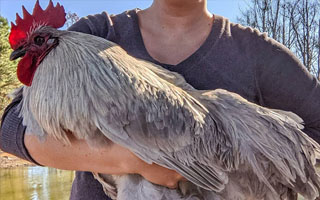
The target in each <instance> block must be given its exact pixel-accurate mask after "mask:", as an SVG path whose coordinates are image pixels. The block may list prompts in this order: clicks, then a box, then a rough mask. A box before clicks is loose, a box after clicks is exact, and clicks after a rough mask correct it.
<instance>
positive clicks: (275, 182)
mask: <svg viewBox="0 0 320 200" xmlns="http://www.w3.org/2000/svg"><path fill="white" fill-rule="evenodd" d="M47 29H48V30H49V31H53V32H54V33H55V34H57V35H58V36H59V45H58V46H57V47H56V48H55V49H53V50H52V51H51V52H50V53H49V54H48V55H47V56H46V58H45V59H44V60H43V62H42V63H41V64H40V65H39V67H38V69H37V71H36V73H35V76H34V79H33V82H32V85H31V87H26V88H24V91H23V95H24V98H23V105H22V113H21V114H22V115H23V117H24V123H25V124H26V125H27V126H28V128H29V129H32V130H37V131H36V133H38V136H39V137H40V138H43V139H45V137H46V135H47V134H51V135H52V136H54V137H55V138H56V139H58V140H62V141H63V142H65V143H68V138H67V137H66V131H71V132H73V133H74V134H75V137H77V138H79V139H85V140H87V141H88V143H89V144H90V145H91V146H93V147H99V145H108V140H109V139H110V140H111V141H113V142H115V143H118V144H120V145H123V146H125V147H127V148H129V149H130V150H131V151H132V152H134V153H135V154H136V155H137V156H139V157H140V158H141V159H143V160H144V161H146V162H148V163H152V162H154V163H157V164H159V165H162V166H165V167H167V168H171V169H174V170H176V171H177V172H179V173H180V174H182V175H183V176H184V177H186V178H187V179H188V180H189V181H191V182H192V183H193V184H191V185H192V186H190V185H189V186H186V187H187V189H186V190H187V191H188V190H189V193H188V192H187V194H186V195H184V196H181V194H180V193H179V191H177V190H170V189H167V188H164V187H160V186H155V185H153V184H150V183H149V182H147V181H146V180H144V179H143V178H141V177H140V176H138V175H128V176H122V177H115V176H114V177H111V179H113V181H114V183H113V181H111V182H112V183H110V184H111V185H114V184H115V185H117V188H118V199H120V200H122V199H123V200H124V199H132V198H131V195H132V194H131V193H132V191H139V190H140V191H141V192H140V193H137V194H136V197H135V199H137V200H142V199H150V197H149V195H153V196H152V198H153V199H155V200H156V199H159V200H160V199H183V200H186V199H189V200H191V199H194V200H196V199H217V200H218V199H221V200H222V199H226V200H228V199H230V200H231V199H232V200H234V199H239V200H247V199H270V200H271V199H274V200H276V199H292V196H295V195H296V193H297V192H299V193H301V194H302V195H303V196H304V197H305V198H306V199H315V198H316V197H317V196H319V188H320V178H319V176H318V175H317V173H316V171H315V161H316V156H317V154H318V151H319V149H320V148H319V145H318V144H317V143H316V142H314V141H313V140H312V139H311V138H309V137H308V136H307V135H306V134H304V133H303V132H302V131H301V130H300V129H301V126H300V125H299V124H298V123H297V122H295V121H294V120H292V119H291V118H289V117H287V116H286V115H284V114H282V113H281V114H279V113H277V112H273V111H272V110H270V109H266V108H263V107H260V106H257V105H255V104H252V103H250V102H248V101H246V100H245V99H243V98H242V97H240V96H239V95H236V94H233V93H230V92H227V91H224V90H215V91H198V90H195V89H193V88H192V87H191V86H190V85H188V84H187V83H186V82H185V81H184V79H183V78H182V77H181V76H180V75H178V74H176V73H173V72H170V71H167V70H165V69H162V68H161V67H160V66H156V65H154V64H152V63H148V62H146V61H142V60H138V59H135V58H133V57H131V56H129V55H127V53H126V52H125V51H124V50H122V49H121V48H120V47H119V46H117V45H115V44H114V43H112V42H109V41H106V40H104V39H102V38H98V37H95V36H91V35H86V34H82V33H76V32H66V31H57V30H51V29H50V28H47ZM38 31H41V29H39V30H38ZM96 176H97V178H98V179H100V181H102V179H101V178H102V177H103V175H101V177H99V175H96ZM106 178H107V179H110V176H107V177H106ZM107 182H108V181H107ZM137 183H139V184H137ZM106 187H107V186H106ZM111 188H112V187H111ZM109 189H110V188H109ZM110 190H112V191H111V193H113V197H114V198H115V195H114V191H115V188H113V189H110ZM190 191H191V192H190ZM111 196H112V194H111Z"/></svg>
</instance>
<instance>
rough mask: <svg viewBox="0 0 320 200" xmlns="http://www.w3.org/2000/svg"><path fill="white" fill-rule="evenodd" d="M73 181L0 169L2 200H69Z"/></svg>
mask: <svg viewBox="0 0 320 200" xmlns="http://www.w3.org/2000/svg"><path fill="white" fill-rule="evenodd" d="M73 179H74V172H72V171H64V170H57V169H53V168H47V167H38V166H36V167H17V168H11V169H0V200H68V199H69V196H70V190H71V184H72V181H73ZM299 200H303V198H302V197H301V196H300V197H299Z"/></svg>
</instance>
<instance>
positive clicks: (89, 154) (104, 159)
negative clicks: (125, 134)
mask: <svg viewBox="0 0 320 200" xmlns="http://www.w3.org/2000/svg"><path fill="white" fill-rule="evenodd" d="M70 141H71V145H65V144H63V143H62V142H60V141H57V140H56V139H54V138H52V137H47V138H46V140H45V141H43V142H41V141H39V140H38V138H37V137H36V136H34V135H30V134H27V135H25V145H26V147H27V149H28V151H29V153H30V155H31V156H32V158H33V159H35V160H36V161H37V162H38V163H40V164H41V165H44V166H49V167H54V168H59V169H66V170H77V171H95V172H99V173H107V174H127V173H135V171H134V168H135V166H134V164H135V162H134V159H132V156H131V155H130V154H131V152H130V151H129V150H127V149H125V148H122V147H121V146H119V145H115V144H113V143H111V142H110V145H108V146H106V147H103V148H92V147H90V146H89V145H88V144H87V143H86V142H85V141H84V140H76V139H74V138H71V139H70ZM124 160H128V162H129V161H130V162H131V164H132V168H131V169H132V171H129V169H128V168H127V166H126V164H125V162H124ZM137 164H138V163H137Z"/></svg>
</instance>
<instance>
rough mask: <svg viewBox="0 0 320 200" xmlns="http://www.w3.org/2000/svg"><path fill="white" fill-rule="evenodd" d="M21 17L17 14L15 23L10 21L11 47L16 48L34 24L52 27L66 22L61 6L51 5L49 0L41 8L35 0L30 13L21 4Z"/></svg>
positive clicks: (57, 26) (60, 25)
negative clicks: (45, 5) (44, 7)
mask: <svg viewBox="0 0 320 200" xmlns="http://www.w3.org/2000/svg"><path fill="white" fill-rule="evenodd" d="M22 11H23V19H21V17H20V16H19V15H18V13H17V17H16V25H15V24H13V23H12V22H11V32H10V35H9V43H10V45H11V48H12V49H17V48H18V47H19V45H20V43H21V42H22V41H23V40H24V39H25V38H26V37H27V34H28V32H29V31H30V30H31V28H35V25H38V24H39V25H46V26H51V27H53V28H60V27H62V26H63V25H64V23H65V22H66V17H65V16H66V13H65V12H64V8H63V6H60V4H59V3H57V5H56V6H54V5H53V3H52V0H50V2H49V5H48V7H47V8H46V9H45V10H42V8H41V7H40V4H39V0H37V2H36V5H35V6H34V8H33V13H32V15H31V14H30V13H29V12H28V11H27V10H26V9H25V8H24V6H22Z"/></svg>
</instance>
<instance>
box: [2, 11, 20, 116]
mask: <svg viewBox="0 0 320 200" xmlns="http://www.w3.org/2000/svg"><path fill="white" fill-rule="evenodd" d="M9 29H10V27H9V25H8V21H7V20H6V19H5V18H3V17H1V16H0V116H2V113H3V110H4V108H5V107H6V106H7V105H8V103H9V102H10V99H9V98H8V97H7V94H9V93H10V92H11V91H12V90H13V89H14V88H17V87H18V86H19V85H20V84H19V81H18V79H17V75H16V68H17V61H10V60H9V56H10V53H11V52H12V49H11V47H10V44H9V42H8V37H9Z"/></svg>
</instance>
